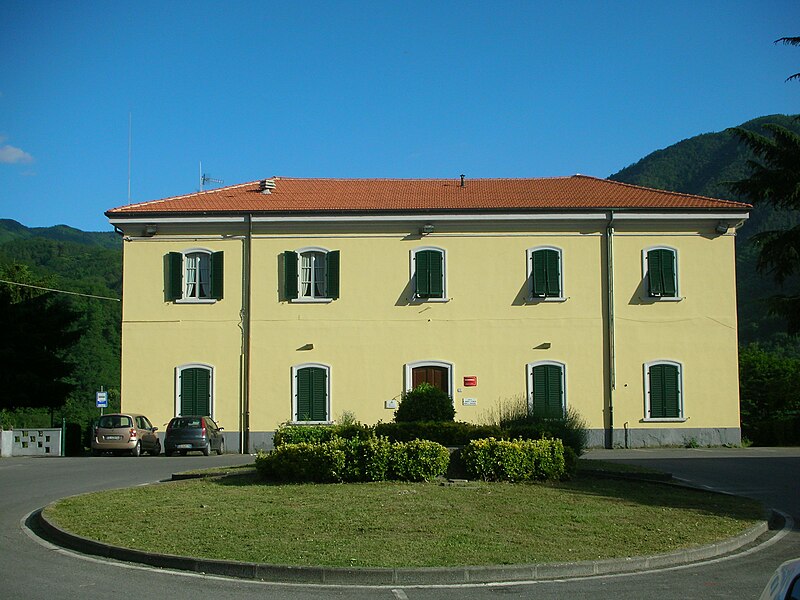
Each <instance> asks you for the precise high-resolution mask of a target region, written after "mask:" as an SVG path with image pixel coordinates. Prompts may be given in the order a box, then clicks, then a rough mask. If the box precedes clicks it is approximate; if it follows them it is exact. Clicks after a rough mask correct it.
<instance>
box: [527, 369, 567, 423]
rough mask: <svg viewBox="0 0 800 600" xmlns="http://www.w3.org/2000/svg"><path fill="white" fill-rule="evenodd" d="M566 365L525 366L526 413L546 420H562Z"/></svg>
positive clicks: (564, 400) (564, 403) (565, 390)
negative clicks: (526, 378) (526, 387)
mask: <svg viewBox="0 0 800 600" xmlns="http://www.w3.org/2000/svg"><path fill="white" fill-rule="evenodd" d="M566 371H567V370H566V365H564V363H560V362H556V361H549V360H547V361H545V360H543V361H539V362H535V363H530V364H528V366H527V373H528V412H529V414H531V415H533V416H535V417H542V418H546V419H560V418H563V417H564V415H565V414H566V411H567V385H566V382H567V377H566Z"/></svg>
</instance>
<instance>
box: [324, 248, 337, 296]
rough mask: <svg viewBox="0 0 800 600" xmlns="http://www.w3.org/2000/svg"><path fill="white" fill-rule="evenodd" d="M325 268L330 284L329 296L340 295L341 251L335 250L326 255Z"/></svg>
mask: <svg viewBox="0 0 800 600" xmlns="http://www.w3.org/2000/svg"><path fill="white" fill-rule="evenodd" d="M325 269H326V275H327V284H328V290H327V292H328V298H333V299H334V300H336V299H337V298H338V297H339V251H338V250H334V251H332V252H328V253H327V254H326V255H325Z"/></svg>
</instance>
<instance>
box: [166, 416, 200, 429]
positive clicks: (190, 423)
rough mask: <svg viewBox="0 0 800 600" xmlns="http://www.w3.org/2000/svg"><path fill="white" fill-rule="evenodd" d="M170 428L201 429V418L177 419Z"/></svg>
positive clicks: (173, 420)
mask: <svg viewBox="0 0 800 600" xmlns="http://www.w3.org/2000/svg"><path fill="white" fill-rule="evenodd" d="M169 426H170V428H171V429H200V417H196V418H194V417H176V418H174V419H172V422H171V423H170V425H169Z"/></svg>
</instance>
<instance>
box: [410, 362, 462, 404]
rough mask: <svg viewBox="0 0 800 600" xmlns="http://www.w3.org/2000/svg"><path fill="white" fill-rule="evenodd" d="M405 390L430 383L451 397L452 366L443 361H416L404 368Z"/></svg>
mask: <svg viewBox="0 0 800 600" xmlns="http://www.w3.org/2000/svg"><path fill="white" fill-rule="evenodd" d="M405 371H406V373H405V388H406V389H407V390H411V389H414V388H415V387H417V386H418V385H419V384H420V383H430V384H431V385H432V386H435V387H437V388H439V389H440V390H442V391H443V392H445V393H446V394H447V395H448V396H452V395H453V365H452V364H450V363H448V362H444V361H435V360H434V361H417V362H413V363H409V364H407V365H406V367H405Z"/></svg>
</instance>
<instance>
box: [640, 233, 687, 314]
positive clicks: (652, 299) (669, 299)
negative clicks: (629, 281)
mask: <svg viewBox="0 0 800 600" xmlns="http://www.w3.org/2000/svg"><path fill="white" fill-rule="evenodd" d="M651 250H669V251H670V252H673V253H674V254H675V295H674V296H651V295H649V294H648V293H647V289H646V288H645V298H646V299H647V300H648V301H650V302H680V301H681V300H683V298H682V297H681V266H680V261H679V258H680V257H679V253H678V249H677V248H675V247H673V246H648V247H647V248H643V249H642V281H643V282H645V286H649V285H650V275H649V272H648V265H647V253H648V252H650V251H651Z"/></svg>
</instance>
